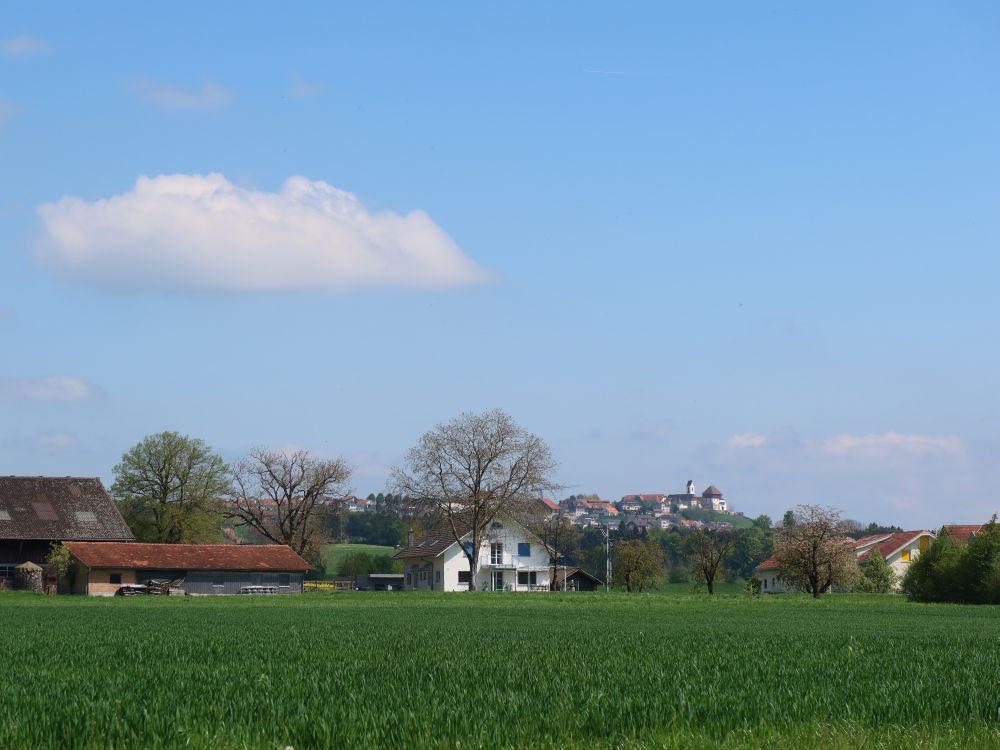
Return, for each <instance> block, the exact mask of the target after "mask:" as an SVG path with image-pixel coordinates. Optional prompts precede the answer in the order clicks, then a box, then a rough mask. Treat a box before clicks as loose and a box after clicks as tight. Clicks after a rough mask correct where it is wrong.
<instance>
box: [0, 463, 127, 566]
mask: <svg viewBox="0 0 1000 750" xmlns="http://www.w3.org/2000/svg"><path fill="white" fill-rule="evenodd" d="M134 538H135V537H134V536H132V531H131V530H130V529H129V527H128V524H126V523H125V519H123V518H122V515H121V513H119V512H118V507H117V506H116V505H115V503H114V501H113V500H112V499H111V497H110V496H109V495H108V493H107V492H106V491H105V490H104V485H102V484H101V480H100V479H98V478H96V477H13V476H10V477H0V586H3V585H4V582H6V583H7V584H8V585H9V584H11V583H12V582H13V578H14V568H15V567H17V566H18V565H20V564H21V563H25V562H31V563H34V564H36V565H43V564H44V563H45V559H46V557H47V556H48V553H49V549H50V547H51V546H52V545H53V544H58V543H59V542H63V541H67V540H78V541H93V542H97V541H116V542H130V541H132V540H133V539H134Z"/></svg>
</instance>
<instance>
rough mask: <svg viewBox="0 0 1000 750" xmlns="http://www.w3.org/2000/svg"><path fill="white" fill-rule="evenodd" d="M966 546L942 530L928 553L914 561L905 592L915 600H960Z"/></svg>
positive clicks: (907, 574) (904, 583)
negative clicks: (959, 592) (963, 555)
mask: <svg viewBox="0 0 1000 750" xmlns="http://www.w3.org/2000/svg"><path fill="white" fill-rule="evenodd" d="M962 552H963V549H962V547H960V546H959V545H957V544H955V542H954V541H952V539H951V537H950V536H949V535H948V533H947V532H946V531H945V530H944V529H941V532H940V533H939V534H938V535H937V538H936V539H935V540H934V541H933V542H931V545H930V547H928V548H927V551H926V552H923V553H922V554H921V555H920V557H918V558H917V559H916V560H915V561H913V562H912V563H910V567H909V568H907V570H906V575H904V576H903V591H904V593H905V594H906V595H907V596H908V597H909V598H910V599H912V600H913V601H918V602H946V601H958V600H959V599H958V591H959V589H960V577H959V564H960V562H961V559H962Z"/></svg>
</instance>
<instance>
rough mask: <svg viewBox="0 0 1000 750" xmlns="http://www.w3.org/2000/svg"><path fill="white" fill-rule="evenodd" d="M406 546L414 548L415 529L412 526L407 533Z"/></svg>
mask: <svg viewBox="0 0 1000 750" xmlns="http://www.w3.org/2000/svg"><path fill="white" fill-rule="evenodd" d="M406 546H407V547H412V546H413V527H412V526H411V527H410V530H409V531H407V532H406Z"/></svg>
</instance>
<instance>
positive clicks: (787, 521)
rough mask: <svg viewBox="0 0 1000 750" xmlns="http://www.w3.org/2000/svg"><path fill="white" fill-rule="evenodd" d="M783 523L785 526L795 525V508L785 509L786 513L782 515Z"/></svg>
mask: <svg viewBox="0 0 1000 750" xmlns="http://www.w3.org/2000/svg"><path fill="white" fill-rule="evenodd" d="M781 525H782V526H784V527H786V528H787V527H788V526H794V525H795V511H794V510H786V511H785V515H783V516H782V517H781Z"/></svg>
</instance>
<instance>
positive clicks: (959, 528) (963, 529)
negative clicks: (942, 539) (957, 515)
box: [944, 524, 983, 544]
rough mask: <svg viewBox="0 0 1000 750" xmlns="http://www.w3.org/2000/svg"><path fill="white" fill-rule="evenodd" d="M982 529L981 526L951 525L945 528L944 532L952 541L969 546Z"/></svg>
mask: <svg viewBox="0 0 1000 750" xmlns="http://www.w3.org/2000/svg"><path fill="white" fill-rule="evenodd" d="M981 528H983V527H982V525H981V524H950V525H948V526H945V527H944V530H945V533H946V534H947V535H948V536H950V537H951V541H953V542H957V543H958V544H968V543H969V541H970V540H971V539H972V537H974V536H975V535H976V534H978V533H979V530H980V529H981Z"/></svg>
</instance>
